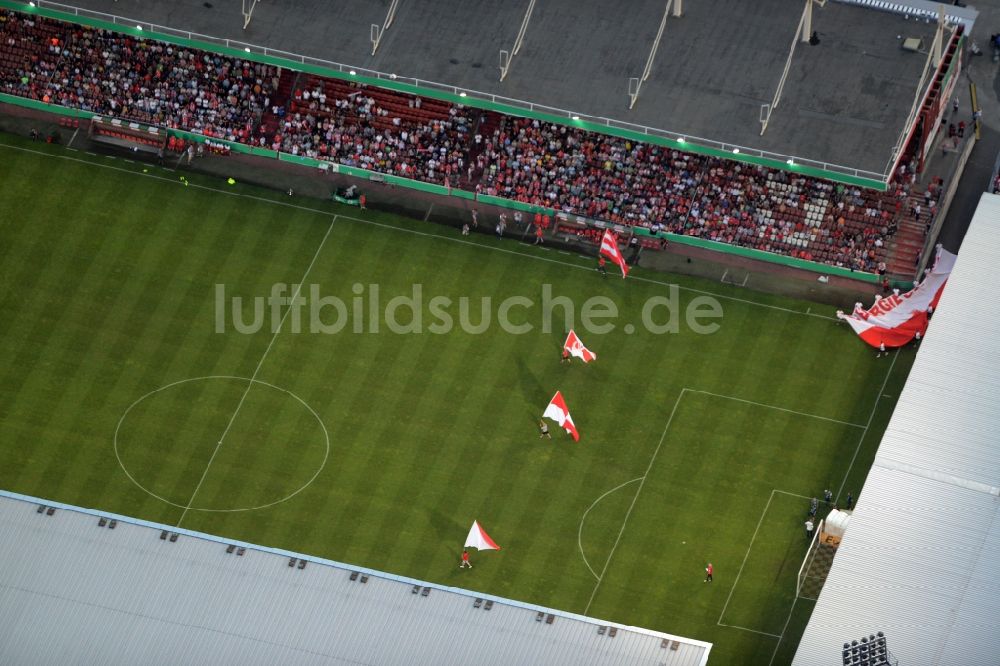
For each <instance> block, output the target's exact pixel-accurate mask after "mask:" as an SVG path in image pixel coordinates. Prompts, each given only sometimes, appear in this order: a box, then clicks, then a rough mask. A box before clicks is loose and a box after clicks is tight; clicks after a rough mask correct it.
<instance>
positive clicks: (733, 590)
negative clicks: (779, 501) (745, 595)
mask: <svg viewBox="0 0 1000 666" xmlns="http://www.w3.org/2000/svg"><path fill="white" fill-rule="evenodd" d="M773 499H774V490H771V494H770V495H768V497H767V504H765V505H764V510H763V511H761V512H760V520H758V521H757V529H755V530H754V531H753V536H752V537H750V545H749V546H747V552H746V554H744V555H743V562H742V563H741V564H740V569H739V571H737V572H736V580H734V581H733V586H732V587H731V588H729V596H728V597H726V603H725V604H723V605H722V612H721V613H719V619H718V621H717V622H716V624H722V618H723V617H725V615H726V609H727V608H729V602H730V601H731V600H732V598H733V593H734V592H735V591H736V586H737V585H738V584H739V582H740V576H742V575H743V567H745V566H746V565H747V560H748V559H750V551H751V550H752V549H753V542H754V541H756V540H757V533H758V532H760V526H761V525H763V524H764V516H766V515H767V510H768V509H769V508H770V507H771V500H773ZM775 638H777V636H775Z"/></svg>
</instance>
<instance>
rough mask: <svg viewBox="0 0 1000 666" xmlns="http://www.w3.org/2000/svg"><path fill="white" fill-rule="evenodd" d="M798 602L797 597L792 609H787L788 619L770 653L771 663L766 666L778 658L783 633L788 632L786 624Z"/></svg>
mask: <svg viewBox="0 0 1000 666" xmlns="http://www.w3.org/2000/svg"><path fill="white" fill-rule="evenodd" d="M798 602H799V597H798V595H796V596H795V598H794V599H793V600H792V607H791V608H789V609H788V617H786V618H785V626H784V627H782V628H781V635H780V636H778V642H777V643H775V645H774V652H772V653H771V661H769V662H767V666H771V664H773V663H774V658H775V657H777V656H778V648H779V647H781V641H783V640H784V638H785V632H786V631H788V623H789V622H790V621H791V619H792V613H794V612H795V604H797V603H798Z"/></svg>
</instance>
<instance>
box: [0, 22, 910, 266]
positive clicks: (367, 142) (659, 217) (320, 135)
mask: <svg viewBox="0 0 1000 666" xmlns="http://www.w3.org/2000/svg"><path fill="white" fill-rule="evenodd" d="M285 82H287V83H288V85H287V86H285V85H283V83H285ZM286 88H287V90H286V91H285V92H280V91H282V90H285V89H286ZM0 90H2V91H3V92H6V93H8V94H11V95H17V96H21V97H26V98H29V99H34V100H40V101H43V102H46V103H51V104H56V105H60V106H65V107H71V108H75V109H82V110H86V111H93V112H94V113H96V114H102V115H108V116H114V117H118V118H122V119H125V120H132V121H138V122H143V123H149V124H154V125H161V126H166V127H170V128H177V129H182V130H188V131H192V132H197V133H200V134H203V135H206V136H209V137H215V138H224V139H227V140H229V141H237V142H242V143H246V144H251V145H255V146H258V147H264V148H269V149H272V150H275V151H282V152H285V153H290V154H293V155H301V156H305V157H311V158H316V159H322V160H329V161H333V162H337V163H342V164H345V165H349V166H356V167H360V168H364V169H369V170H372V171H378V172H382V173H389V174H395V175H399V176H405V177H407V178H412V179H416V180H421V181H425V182H431V183H437V184H445V185H448V186H454V187H464V188H466V189H475V190H476V191H480V192H483V193H486V194H490V195H495V196H498V197H503V198H507V199H512V200H515V201H520V202H524V203H530V204H537V205H543V206H546V207H550V208H553V209H556V210H559V211H563V212H566V213H571V214H575V215H582V216H585V217H588V218H593V219H601V220H608V221H612V222H616V223H620V224H629V225H642V226H645V227H647V228H649V229H650V230H651V231H653V232H657V231H668V232H672V233H676V234H685V235H689V236H698V237H701V238H705V239H708V240H712V241H717V242H721V243H729V244H733V245H740V246H744V247H751V248H755V249H758V250H764V251H768V252H777V253H781V254H786V255H790V256H793V257H799V258H802V259H808V260H813V261H820V262H823V263H827V264H832V265H836V266H842V267H846V268H851V269H853V270H862V271H866V272H876V270H878V269H879V267H880V266H884V263H883V261H884V259H885V255H886V243H887V241H888V239H889V238H890V237H891V236H892V234H893V233H895V231H896V226H897V224H898V221H899V216H900V214H901V202H902V201H903V200H905V199H906V197H907V196H908V192H907V191H906V190H905V189H899V190H897V191H896V192H894V193H893V194H882V193H878V192H875V191H871V190H861V189H859V188H852V187H846V186H843V185H837V184H834V183H832V182H828V181H824V180H820V179H817V178H812V177H808V176H803V175H799V174H795V173H790V172H788V171H782V170H777V169H770V168H767V167H763V166H757V165H753V164H747V163H739V162H735V161H731V160H726V159H721V158H717V157H710V156H703V155H698V154H694V153H687V152H682V151H679V150H676V149H672V148H668V147H663V146H658V145H654V144H648V143H642V142H637V141H633V140H630V139H625V138H619V137H613V136H607V135H603V134H597V133H594V132H588V131H585V130H582V129H579V128H572V127H568V126H564V125H557V124H553V123H546V122H542V121H539V120H535V119H530V118H518V117H513V116H500V115H497V114H481V115H480V114H479V113H478V112H473V111H472V110H471V109H469V108H467V107H464V106H462V105H458V104H448V103H445V102H441V101H436V100H421V99H420V98H419V97H415V96H412V95H407V94H403V93H397V92H392V91H389V90H382V89H379V88H373V87H368V86H365V85H363V84H357V83H347V82H343V81H338V80H333V79H327V78H323V77H319V76H315V75H306V74H297V73H295V72H291V71H288V70H284V71H282V70H280V69H279V68H277V67H274V66H270V65H265V64H260V63H255V62H251V61H249V60H242V59H240V58H233V57H228V56H223V55H218V54H214V53H209V52H205V51H200V50H197V49H190V48H184V47H179V46H174V45H171V44H165V43H160V42H156V41H153V40H149V39H141V38H136V37H132V36H129V35H124V34H121V33H116V32H112V31H108V30H100V29H94V28H88V27H83V26H79V25H74V24H70V23H64V22H59V21H54V20H51V19H47V18H43V17H34V16H29V15H25V14H20V13H17V12H13V11H9V10H4V9H0ZM491 116H492V117H491Z"/></svg>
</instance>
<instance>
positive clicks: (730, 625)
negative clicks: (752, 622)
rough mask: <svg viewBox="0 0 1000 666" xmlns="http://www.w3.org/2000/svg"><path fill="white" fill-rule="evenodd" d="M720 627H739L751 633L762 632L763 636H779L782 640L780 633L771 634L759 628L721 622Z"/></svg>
mask: <svg viewBox="0 0 1000 666" xmlns="http://www.w3.org/2000/svg"><path fill="white" fill-rule="evenodd" d="M719 626H720V627H729V628H730V629H739V630H740V631H749V632H750V633H751V634H760V635H761V636H770V637H771V638H777V639H778V640H779V641H780V640H781V635H780V634H769V633H768V632H766V631H758V630H757V629H751V628H750V627H741V626H740V625H738V624H719Z"/></svg>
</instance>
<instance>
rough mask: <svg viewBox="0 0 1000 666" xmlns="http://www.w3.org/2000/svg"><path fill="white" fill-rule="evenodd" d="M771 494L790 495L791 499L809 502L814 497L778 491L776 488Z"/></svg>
mask: <svg viewBox="0 0 1000 666" xmlns="http://www.w3.org/2000/svg"><path fill="white" fill-rule="evenodd" d="M771 492H772V493H781V494H782V495H790V496H791V497H801V498H802V499H807V500H811V499H812V495H800V494H798V493H790V492H788V491H787V490H778V489H777V488H775V489H774V490H772V491H771Z"/></svg>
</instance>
